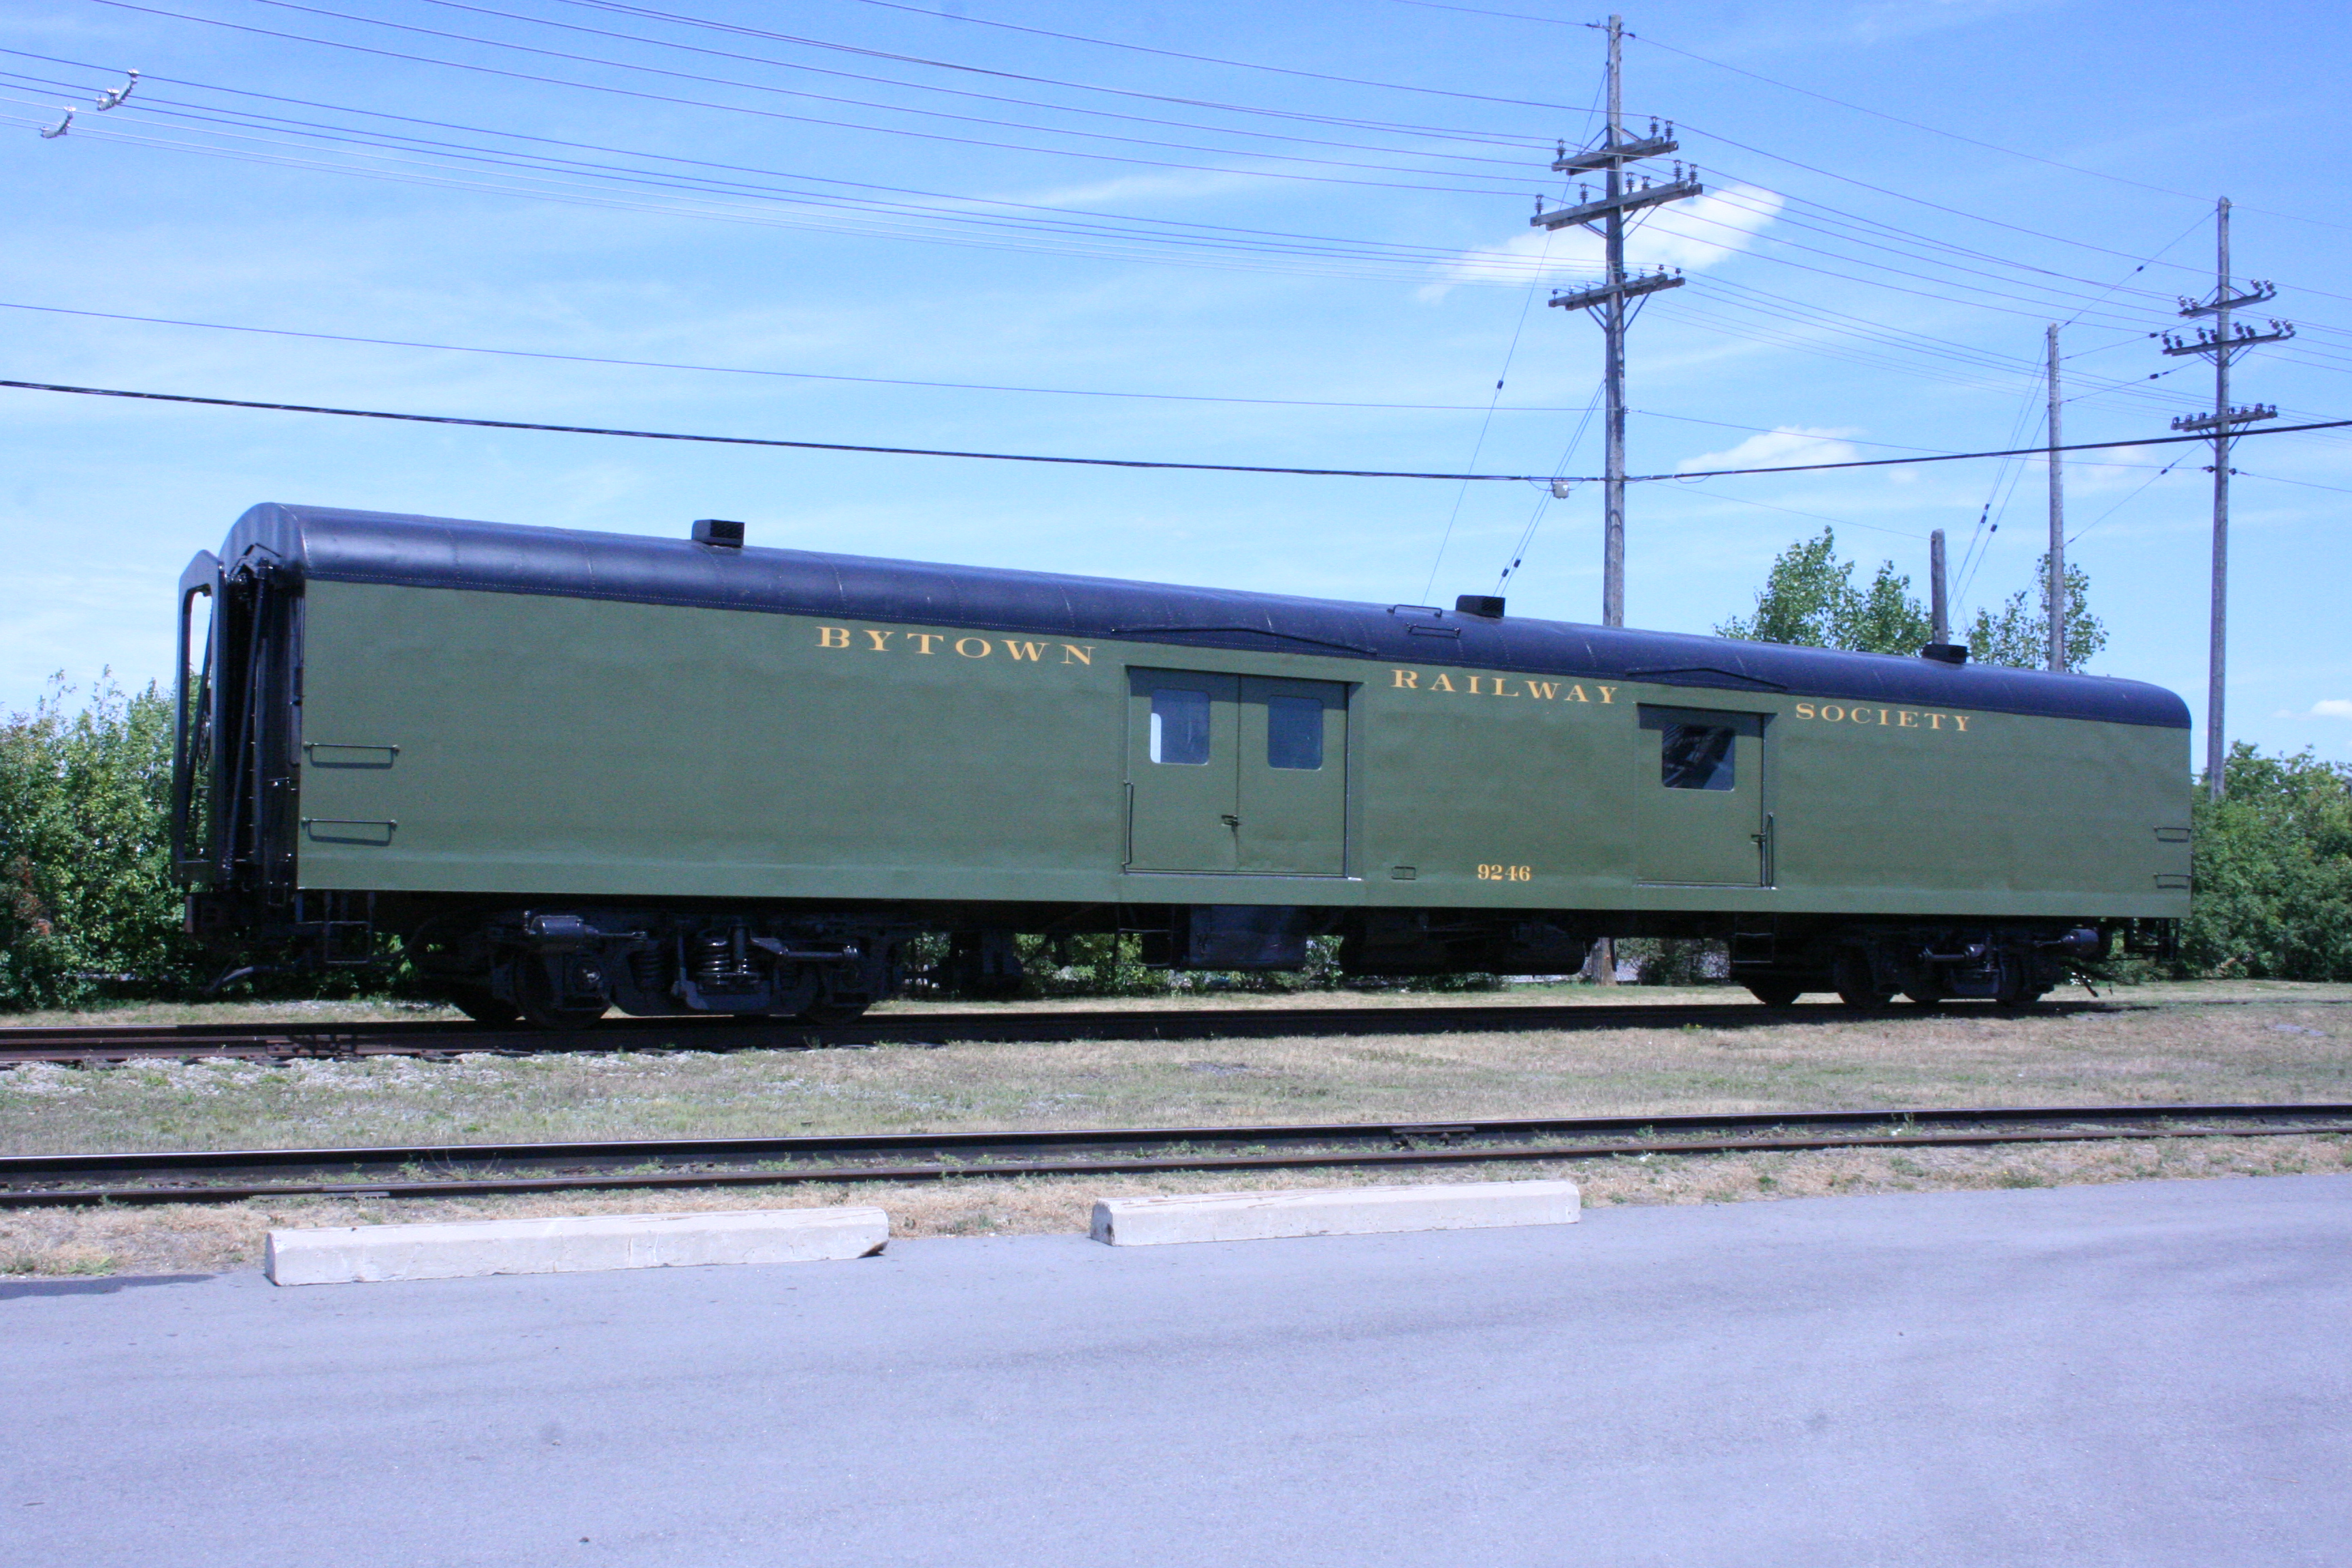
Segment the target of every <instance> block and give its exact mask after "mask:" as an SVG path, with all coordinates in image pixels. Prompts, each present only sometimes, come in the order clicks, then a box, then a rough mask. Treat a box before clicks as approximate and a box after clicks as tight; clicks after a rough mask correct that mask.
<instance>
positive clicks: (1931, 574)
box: [1927, 528, 1952, 647]
mask: <svg viewBox="0 0 2352 1568" xmlns="http://www.w3.org/2000/svg"><path fill="white" fill-rule="evenodd" d="M1927 625H1928V627H1929V628H1930V629H1929V632H1928V635H1927V640H1928V641H1929V642H1932V643H1934V644H1935V645H1936V646H1937V647H1949V646H1950V645H1951V641H1952V601H1951V598H1950V596H1949V594H1948V590H1947V589H1946V588H1945V586H1944V531H1943V530H1942V529H1940V528H1938V529H1935V530H1932V531H1930V532H1929V533H1928V535H1927Z"/></svg>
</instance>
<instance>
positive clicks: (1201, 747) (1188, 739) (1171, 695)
mask: <svg viewBox="0 0 2352 1568" xmlns="http://www.w3.org/2000/svg"><path fill="white" fill-rule="evenodd" d="M1151 760H1152V761H1153V762H1155V763H1195V764H1197V763H1205V762H1207V761H1208V760H1209V694H1208V693H1207V692H1205V691H1195V690H1192V689H1191V688H1189V687H1182V686H1162V687H1159V688H1156V689H1154V690H1153V691H1152V693H1151Z"/></svg>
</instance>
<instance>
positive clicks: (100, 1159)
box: [0, 1103, 2352, 1208]
mask: <svg viewBox="0 0 2352 1568" xmlns="http://www.w3.org/2000/svg"><path fill="white" fill-rule="evenodd" d="M1759 1132H1760V1133H1762V1134H1763V1135H1761V1136H1758V1135H1754V1134H1757V1133H1759ZM2315 1133H2318V1134H2336V1135H2341V1134H2345V1133H2352V1104H2341V1103H2319V1104H2309V1103H2305V1104H2273V1105H2262V1104H2228V1105H2135V1106H2016V1107H1996V1108H1980V1109H1965V1110H1951V1109H1918V1110H1841V1111H1814V1112H1754V1113H1748V1114H1735V1115H1717V1116H1646V1117H1582V1118H1515V1119H1508V1120H1500V1121H1461V1122H1447V1123H1442V1124H1433V1123H1408V1122H1373V1123H1365V1122H1343V1123H1303V1124H1292V1125H1283V1126H1265V1127H1163V1128H1073V1129H1055V1130H1042V1131H988V1132H945V1133H923V1132H908V1133H881V1134H873V1135H866V1136H826V1135H814V1136H794V1137H782V1138H745V1139H659V1140H628V1141H618V1142H575V1143H520V1144H446V1145H438V1146H430V1147H415V1148H405V1147H394V1148H353V1149H246V1150H207V1151H194V1152H134V1153H118V1154H20V1155H8V1156H0V1208H5V1207H35V1206H64V1205H89V1204H104V1203H121V1204H172V1203H229V1202H237V1201H242V1200H246V1199H251V1198H278V1197H308V1196H317V1197H457V1196H481V1195H487V1194H500V1193H530V1192H551V1191H596V1190H628V1189H635V1188H676V1187H730V1186H777V1185H795V1184H812V1183H847V1182H877V1181H881V1182H918V1181H940V1180H950V1179H954V1178H959V1177H961V1178H965V1179H971V1178H986V1177H1003V1176H1032V1175H1117V1174H1134V1173H1150V1172H1169V1171H1223V1170H1232V1171H1249V1170H1277V1169H1306V1168H1314V1167H1344V1166H1357V1167H1380V1166H1414V1165H1433V1164H1465V1163H1497V1162H1517V1163H1525V1162H1530V1161H1547V1162H1549V1161H1562V1160H1585V1159H1599V1158H1608V1157H1612V1156H1619V1157H1622V1156H1627V1155H1643V1154H1653V1155H1654V1154H1685V1155H1687V1154H1720V1153H1738V1152H1802V1151H1809V1150H1824V1149H1857V1148H1888V1149H1916V1148H1934V1147H1966V1146H1983V1145H1998V1144H2009V1143H2070V1142H2113V1141H2118V1140H2126V1139H2179V1138H2213V1137H2280V1136H2292V1135H2298V1134H2315ZM1743 1134H1744V1135H1743ZM1563 1139H1575V1140H1580V1141H1578V1142H1562V1141H1561V1140H1563ZM551 1166H555V1167H559V1168H555V1169H550V1168H549V1167H551ZM648 1167H652V1168H648ZM264 1176H267V1177H269V1178H273V1179H257V1177H264ZM142 1177H143V1178H146V1179H145V1180H141V1179H140V1178H142ZM206 1178H209V1179H206Z"/></svg>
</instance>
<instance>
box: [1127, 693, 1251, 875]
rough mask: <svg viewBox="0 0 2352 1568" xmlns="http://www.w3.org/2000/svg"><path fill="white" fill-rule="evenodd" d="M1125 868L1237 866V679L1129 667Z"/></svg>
mask: <svg viewBox="0 0 2352 1568" xmlns="http://www.w3.org/2000/svg"><path fill="white" fill-rule="evenodd" d="M1127 708H1128V726H1127V730H1128V735H1127V790H1128V826H1127V864H1128V867H1129V869H1131V870H1137V871H1234V870H1238V869H1240V868H1241V831H1240V830H1241V810H1240V801H1239V799H1238V795H1239V790H1238V788H1237V787H1236V786H1237V785H1238V784H1239V781H1240V777H1241V678H1240V677H1239V676H1233V675H1207V674H1202V673H1200V672H1197V671H1193V670H1183V669H1134V670H1129V672H1128V700H1127Z"/></svg>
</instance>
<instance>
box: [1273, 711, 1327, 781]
mask: <svg viewBox="0 0 2352 1568" xmlns="http://www.w3.org/2000/svg"><path fill="white" fill-rule="evenodd" d="M1265 765H1266V766H1268V767H1270V768H1297V769H1299V770H1301V771H1302V772H1306V773H1313V772H1314V771H1316V770H1317V769H1318V768H1320V767H1321V766H1322V765H1323V702H1322V700H1321V699H1320V698H1315V697H1269V698H1267V699H1266V700H1265Z"/></svg>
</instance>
